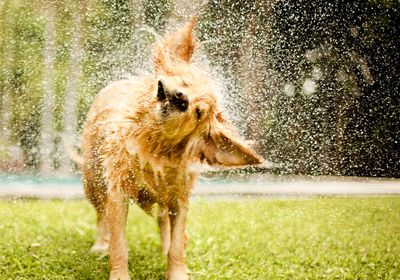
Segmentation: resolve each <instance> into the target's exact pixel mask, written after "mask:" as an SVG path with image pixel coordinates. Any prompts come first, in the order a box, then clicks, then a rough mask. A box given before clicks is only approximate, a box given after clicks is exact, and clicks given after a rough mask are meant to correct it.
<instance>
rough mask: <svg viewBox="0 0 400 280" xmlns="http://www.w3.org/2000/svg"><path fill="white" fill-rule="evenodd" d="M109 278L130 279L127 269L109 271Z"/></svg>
mask: <svg viewBox="0 0 400 280" xmlns="http://www.w3.org/2000/svg"><path fill="white" fill-rule="evenodd" d="M110 280H131V277H130V276H129V272H128V271H116V270H114V271H111V272H110Z"/></svg>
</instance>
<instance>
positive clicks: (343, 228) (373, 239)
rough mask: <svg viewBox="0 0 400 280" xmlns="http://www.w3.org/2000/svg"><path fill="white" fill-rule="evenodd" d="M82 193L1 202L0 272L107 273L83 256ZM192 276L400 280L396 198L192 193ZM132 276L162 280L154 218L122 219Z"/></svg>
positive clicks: (399, 202) (89, 223)
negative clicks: (202, 196)
mask: <svg viewBox="0 0 400 280" xmlns="http://www.w3.org/2000/svg"><path fill="white" fill-rule="evenodd" d="M94 220H95V217H94V211H93V209H92V208H91V207H90V205H89V204H88V203H87V202H85V201H35V200H30V201H21V200H19V201H0V279H107V276H108V258H107V257H105V258H101V259H99V258H97V257H95V256H91V255H88V254H87V251H88V250H89V248H90V246H91V244H92V242H93V241H94V238H95V225H94ZM188 232H189V235H190V237H191V240H190V243H189V245H188V250H187V257H188V265H189V267H190V269H191V270H192V271H193V274H192V279H396V278H397V279H399V277H400V196H386V197H364V198H361V197H359V198H312V199H288V200H243V201H230V202H220V201H219V202H218V201H213V202H210V201H196V202H193V203H192V205H191V212H190V216H189V221H188ZM128 239H129V248H130V255H129V265H130V271H131V276H132V279H163V277H164V271H165V269H166V261H165V260H164V258H163V256H162V255H161V253H160V242H159V239H158V233H157V227H156V223H155V221H154V220H153V219H152V218H149V217H147V216H146V215H145V214H144V213H143V212H142V211H141V210H139V209H138V208H137V207H136V206H133V207H131V211H130V214H129V221H128Z"/></svg>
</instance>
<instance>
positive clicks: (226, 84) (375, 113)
mask: <svg viewBox="0 0 400 280" xmlns="http://www.w3.org/2000/svg"><path fill="white" fill-rule="evenodd" d="M188 6H193V7H195V10H193V9H194V8H192V10H190V7H189V8H188ZM399 9H400V4H399V2H398V1H372V0H371V1H347V2H343V1H338V0H336V1H322V0H321V1H320V0H314V1H303V0H301V1H294V0H270V1H261V0H260V1H233V0H210V1H206V2H202V1H194V2H193V3H191V2H189V1H183V0H179V1H178V0H176V1H173V0H143V1H139V0H137V1H127V0H92V1H89V0H85V1H80V2H79V5H78V4H77V3H75V1H72V0H63V1H39V0H37V1H28V0H4V1H1V2H0V13H1V17H0V34H1V35H0V94H1V96H0V97H1V115H0V123H1V126H2V130H1V138H2V139H1V141H0V143H2V144H1V145H2V146H3V147H6V148H7V149H8V148H9V151H8V154H7V152H6V153H4V152H2V153H0V155H1V157H2V160H4V159H7V161H11V160H12V158H13V157H17V156H18V153H17V152H13V151H15V149H14V150H13V149H12V147H17V150H19V151H21V153H22V155H20V158H21V161H22V162H21V164H22V166H23V168H22V169H24V170H31V171H41V163H43V161H46V160H50V161H51V166H52V168H53V169H54V170H55V171H57V170H62V162H63V160H62V158H63V157H65V152H64V150H63V146H62V145H63V144H62V139H63V138H65V137H64V136H65V134H66V133H67V132H68V129H67V126H68V122H67V120H66V118H68V116H71V113H68V112H69V111H68V110H66V109H65V108H68V106H70V107H71V106H72V107H73V108H72V109H73V112H74V113H73V114H74V115H75V117H76V121H75V120H73V122H74V131H75V132H76V134H79V133H80V132H81V128H82V124H83V122H84V119H85V114H86V112H87V110H88V108H89V106H90V104H91V102H92V100H93V97H94V96H95V95H96V93H97V92H98V91H99V90H100V89H101V88H102V87H103V86H104V85H105V84H107V83H108V82H109V81H111V80H115V79H119V78H122V77H125V76H127V75H131V74H138V73H142V72H148V71H151V64H150V63H149V60H148V55H149V45H150V44H151V42H152V41H153V40H154V39H153V38H152V37H151V36H150V35H149V34H148V32H147V33H146V32H144V30H145V29H146V28H145V26H149V27H151V28H154V29H155V30H156V31H157V32H159V33H162V32H163V31H164V30H165V29H168V28H171V26H173V25H174V24H175V23H176V22H178V23H180V22H182V21H185V19H187V16H188V15H187V14H185V13H187V12H188V11H190V12H195V13H196V14H197V15H198V18H199V19H198V21H199V24H198V28H197V31H196V32H197V34H198V36H199V38H200V39H201V40H202V41H206V42H207V43H206V44H205V45H204V50H205V53H206V56H207V61H208V63H209V64H210V65H211V68H212V69H213V70H214V71H215V72H217V73H218V75H219V76H220V77H221V80H222V81H223V86H222V88H221V90H222V91H223V93H224V94H225V96H226V98H227V100H228V106H227V107H228V111H229V112H230V114H231V117H232V118H233V120H234V122H235V124H236V125H237V126H238V127H239V130H240V132H241V133H242V134H243V135H244V136H245V137H246V138H249V139H253V140H255V141H256V143H257V144H256V148H257V149H259V150H260V151H261V152H262V153H263V154H264V155H265V157H266V158H268V159H270V160H271V161H273V162H276V163H278V164H280V166H281V167H282V170H283V171H284V172H290V173H303V174H338V175H358V176H387V177H399V176H400V144H399V141H400V128H399V119H400V106H399V105H400V104H399V100H400V98H399V77H400V73H399V71H400V70H399V69H400V67H399V63H400V59H399V52H398V46H400V42H399V40H400V36H399V35H400V34H399V26H400V20H399V15H400V12H399ZM49 13H52V15H53V20H52V21H51V20H49ZM50 15H51V14H50ZM51 22H53V24H54V26H53V29H51V27H52V26H51ZM49 30H50V33H49ZM46 34H47V35H46ZM49 34H50V35H51V34H53V37H51V36H50V35H49ZM74 40H75V41H74ZM51 47H53V50H54V55H53V56H52V55H51V53H49V52H48V51H46V50H49V48H50V49H51ZM77 53H79V55H77ZM49 58H51V59H50V60H51V61H50V62H51V63H50V64H51V67H47V66H46V65H48V64H46V63H49ZM71 73H75V76H73V75H72V74H71ZM50 74H51V75H50ZM49 75H50V77H52V79H50V82H51V83H52V84H51V86H49V81H48V79H47V80H46V77H48V76H49ZM51 89H52V90H51ZM46 92H50V93H51V96H52V98H54V102H50V103H47V100H45V99H46V98H45V96H46V95H45V93H46ZM73 92H76V94H75V95H71V93H73ZM69 96H75V97H74V99H73V100H71V98H70V97H69ZM49 111H50V112H51V114H50V115H51V116H52V119H50V120H46V118H43V116H46V115H45V114H44V112H49ZM46 125H47V126H49V127H50V130H49V131H51V138H50V139H51V141H50V142H48V143H44V142H43V141H42V140H41V137H42V136H43V135H42V134H43V131H47V130H46V129H44V128H45V127H46ZM45 147H46V148H47V149H50V151H51V153H50V157H44V156H43V152H42V151H44V149H45ZM6 148H2V150H7V149H6ZM10 158H11V159H10ZM0 166H2V165H1V164H0ZM42 171H43V170H42Z"/></svg>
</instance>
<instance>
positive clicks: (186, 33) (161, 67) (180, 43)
mask: <svg viewBox="0 0 400 280" xmlns="http://www.w3.org/2000/svg"><path fill="white" fill-rule="evenodd" d="M195 25H196V17H194V16H193V17H192V18H191V19H190V21H189V22H188V23H187V24H186V25H185V26H183V27H181V28H180V29H178V30H177V31H176V32H174V33H171V34H169V35H167V36H166V37H164V38H163V39H161V40H157V41H156V44H155V47H154V50H153V57H154V64H155V68H156V72H158V73H164V74H167V75H172V74H173V69H174V66H175V65H176V63H182V62H183V63H189V62H190V59H191V58H192V56H193V52H194V50H195V48H196V46H197V45H196V39H195V36H194V34H193V29H194V27H195Z"/></svg>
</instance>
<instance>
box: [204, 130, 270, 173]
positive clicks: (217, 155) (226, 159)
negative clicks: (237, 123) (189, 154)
mask: <svg viewBox="0 0 400 280" xmlns="http://www.w3.org/2000/svg"><path fill="white" fill-rule="evenodd" d="M200 159H201V160H203V161H204V160H206V161H207V163H208V164H209V165H221V166H241V165H252V164H259V163H262V162H263V158H262V157H261V156H260V155H258V154H257V153H256V152H254V151H253V150H251V149H250V148H248V147H246V146H245V145H244V144H242V143H241V142H240V140H238V139H236V137H234V136H232V135H229V133H227V132H225V131H223V130H219V131H216V132H214V133H212V134H211V135H209V136H207V137H206V138H205V139H204V142H203V145H202V148H201V153H200Z"/></svg>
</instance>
